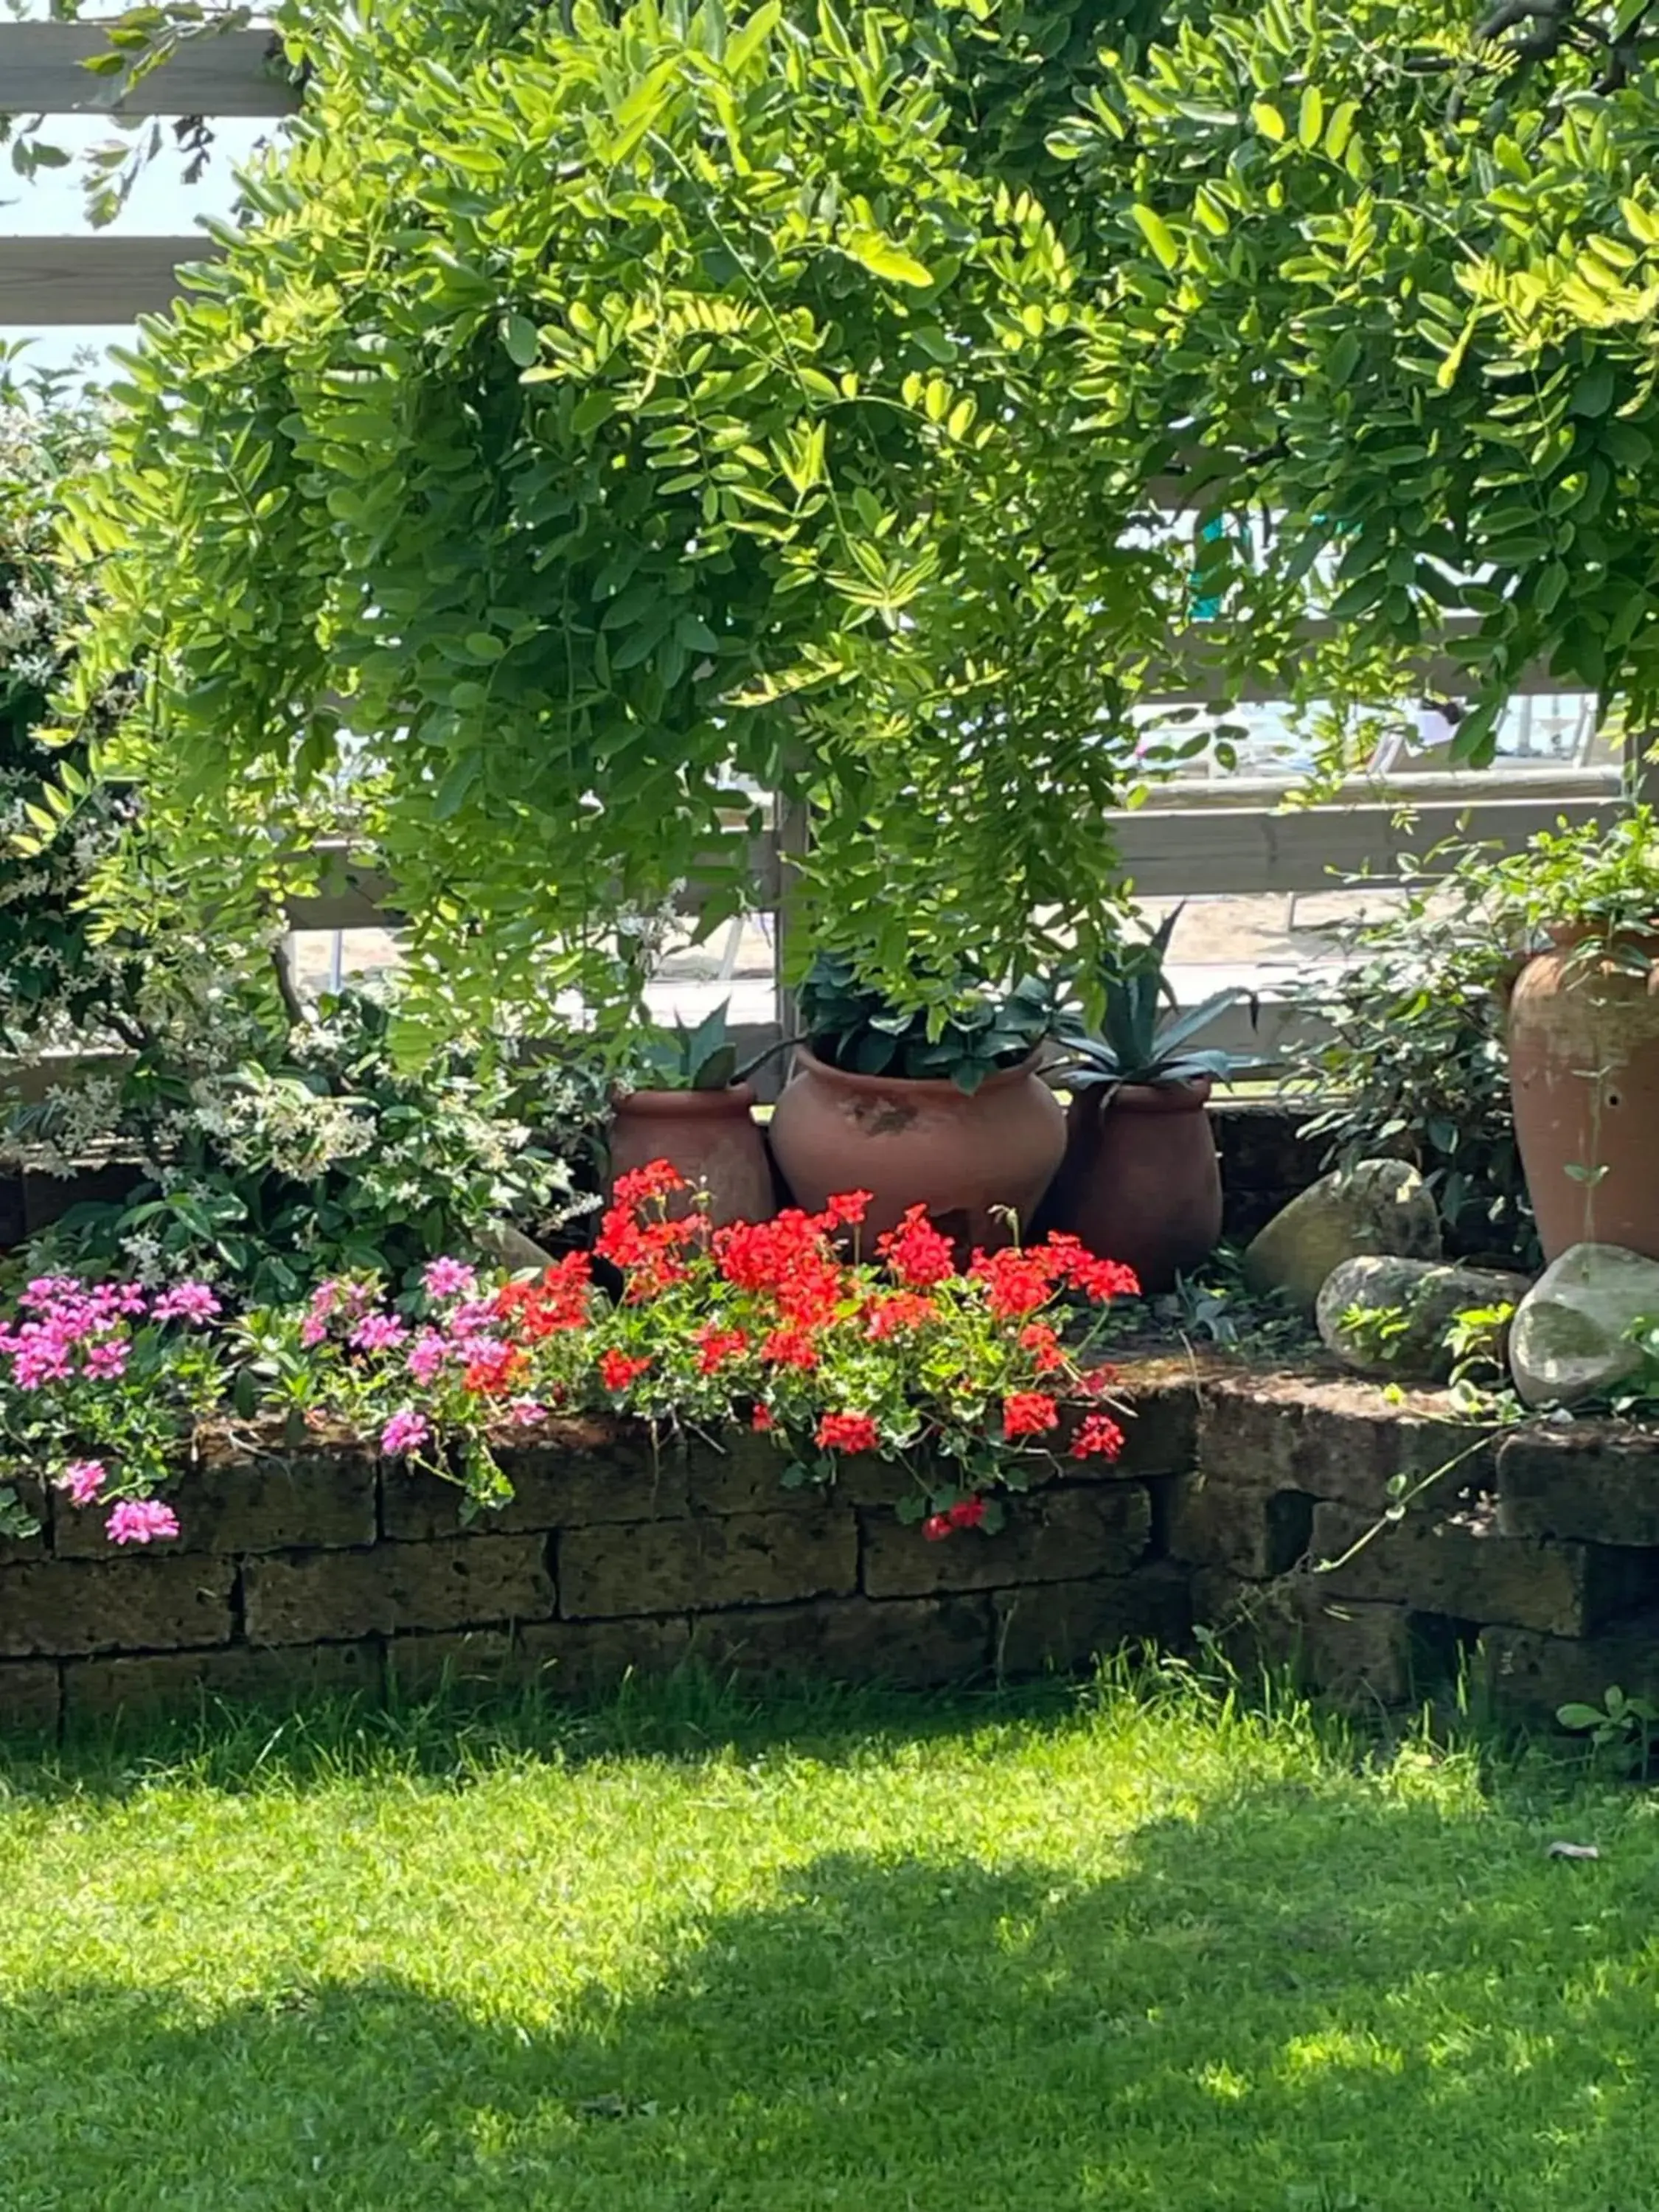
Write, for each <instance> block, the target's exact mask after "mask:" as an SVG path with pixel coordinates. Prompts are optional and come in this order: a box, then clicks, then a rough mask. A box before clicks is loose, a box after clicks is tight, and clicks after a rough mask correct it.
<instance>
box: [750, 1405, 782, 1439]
mask: <svg viewBox="0 0 1659 2212" xmlns="http://www.w3.org/2000/svg"><path fill="white" fill-rule="evenodd" d="M749 1425H750V1428H751V1429H753V1430H754V1431H755V1433H756V1435H757V1436H762V1437H765V1436H769V1435H770V1434H771V1432H772V1431H773V1430H774V1429H775V1428H776V1426H777V1423H776V1422H775V1420H774V1419H773V1418H772V1409H771V1407H769V1406H757V1407H756V1408H755V1410H754V1412H753V1413H751V1414H750V1416H749Z"/></svg>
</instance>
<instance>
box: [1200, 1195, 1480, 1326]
mask: <svg viewBox="0 0 1659 2212" xmlns="http://www.w3.org/2000/svg"><path fill="white" fill-rule="evenodd" d="M1372 1253H1385V1254H1388V1255H1391V1256H1397V1257H1399V1258H1401V1259H1407V1260H1437V1259H1438V1258H1439V1257H1440V1217H1439V1215H1438V1213H1437V1212H1436V1211H1435V1204H1434V1200H1433V1199H1432V1198H1431V1197H1430V1195H1429V1192H1428V1188H1427V1187H1426V1185H1425V1182H1424V1181H1423V1178H1422V1176H1420V1175H1419V1173H1418V1172H1417V1170H1416V1169H1415V1168H1413V1167H1407V1164H1406V1163H1405V1162H1404V1161H1403V1160H1361V1161H1360V1162H1359V1163H1358V1165H1356V1166H1354V1167H1352V1168H1346V1169H1339V1170H1337V1171H1336V1172H1335V1173H1334V1174H1333V1175H1328V1176H1321V1177H1320V1179H1319V1181H1318V1182H1316V1183H1312V1184H1310V1186H1309V1188H1307V1189H1306V1190H1304V1192H1303V1193H1302V1194H1301V1196H1300V1197H1299V1198H1293V1199H1292V1200H1291V1202H1290V1204H1289V1205H1288V1206H1285V1208H1284V1210H1283V1211H1282V1212H1279V1213H1276V1214H1275V1215H1274V1216H1273V1219H1272V1220H1271V1221H1270V1222H1269V1223H1268V1224H1267V1227H1266V1228H1265V1229H1264V1230H1263V1231H1261V1235H1260V1236H1259V1237H1256V1238H1255V1242H1254V1243H1252V1244H1251V1245H1250V1246H1249V1249H1248V1250H1247V1251H1246V1252H1245V1255H1244V1279H1245V1281H1246V1282H1247V1283H1248V1284H1249V1286H1250V1288H1251V1289H1252V1290H1256V1291H1285V1293H1286V1294H1287V1295H1288V1296H1289V1297H1291V1298H1292V1299H1293V1300H1294V1301H1295V1303H1296V1304H1297V1305H1298V1306H1300V1307H1301V1309H1302V1310H1303V1311H1304V1313H1312V1311H1313V1310H1314V1307H1315V1305H1316V1303H1317V1301H1318V1297H1319V1293H1320V1291H1322V1289H1323V1288H1324V1286H1325V1284H1326V1282H1327V1280H1328V1279H1329V1277H1330V1276H1331V1274H1332V1273H1334V1270H1335V1269H1336V1268H1338V1267H1340V1266H1341V1265H1342V1263H1343V1261H1345V1260H1357V1259H1359V1258H1360V1257H1362V1256H1363V1255H1369V1254H1372Z"/></svg>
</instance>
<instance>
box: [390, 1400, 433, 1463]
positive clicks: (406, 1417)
mask: <svg viewBox="0 0 1659 2212" xmlns="http://www.w3.org/2000/svg"><path fill="white" fill-rule="evenodd" d="M431 1434H432V1426H431V1424H430V1422H428V1419H427V1418H426V1416H425V1414H424V1413H416V1411H415V1409H414V1408H413V1407H411V1406H405V1407H404V1410H403V1411H402V1413H394V1414H393V1415H392V1419H390V1420H389V1421H388V1422H387V1423H386V1426H385V1428H384V1429H382V1430H381V1431H380V1449H381V1450H382V1451H383V1452H385V1453H386V1455H387V1456H388V1457H390V1458H392V1459H397V1458H399V1457H401V1456H402V1455H403V1454H404V1453H405V1452H412V1451H416V1450H417V1449H419V1448H420V1446H421V1445H422V1444H423V1443H425V1442H426V1440H427V1438H428V1437H429V1436H430V1435H431Z"/></svg>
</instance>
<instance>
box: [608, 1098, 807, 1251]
mask: <svg viewBox="0 0 1659 2212" xmlns="http://www.w3.org/2000/svg"><path fill="white" fill-rule="evenodd" d="M754 1104H755V1094H754V1091H752V1090H751V1089H750V1086H749V1085H748V1084H746V1083H738V1084H732V1085H729V1086H728V1087H727V1088H726V1090H724V1091H629V1093H628V1095H627V1096H626V1097H623V1098H619V1099H618V1100H617V1104H616V1107H615V1109H614V1110H613V1114H612V1118H611V1176H612V1178H613V1179H614V1178H615V1177H616V1176H620V1175H626V1174H627V1173H629V1171H630V1170H633V1169H635V1168H642V1167H647V1166H648V1165H649V1164H650V1163H651V1162H652V1161H653V1160H666V1161H667V1162H668V1164H669V1165H670V1166H671V1167H672V1168H676V1169H678V1171H679V1173H680V1174H681V1175H683V1176H684V1178H685V1180H686V1182H689V1183H690V1184H691V1185H692V1186H693V1187H694V1188H705V1189H707V1190H708V1194H709V1199H710V1206H709V1218H710V1219H711V1220H712V1221H713V1222H714V1224H715V1225H716V1226H717V1227H723V1226H724V1225H726V1223H728V1222H732V1221H769V1220H770V1219H771V1218H772V1216H773V1214H774V1213H775V1212H776V1211H777V1206H776V1203H775V1200H774V1197H773V1192H772V1168H771V1163H770V1162H769V1160H768V1158H767V1157H766V1141H765V1139H764V1138H763V1136H762V1135H761V1133H760V1130H759V1128H758V1127H757V1125H756V1121H755V1116H754V1111H753V1109H754ZM689 1204H690V1197H689V1195H688V1196H687V1197H685V1198H684V1199H683V1200H681V1210H682V1211H684V1207H685V1206H688V1205H689Z"/></svg>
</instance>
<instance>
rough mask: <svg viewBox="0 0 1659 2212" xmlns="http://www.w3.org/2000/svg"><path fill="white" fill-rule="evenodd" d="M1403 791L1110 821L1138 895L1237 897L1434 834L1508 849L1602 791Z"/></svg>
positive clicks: (1575, 816) (1379, 859)
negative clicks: (1420, 798) (1375, 798)
mask: <svg viewBox="0 0 1659 2212" xmlns="http://www.w3.org/2000/svg"><path fill="white" fill-rule="evenodd" d="M1405 803H1409V802H1407V801H1402V800H1395V801H1391V802H1389V803H1387V804H1383V805H1377V804H1363V805H1342V806H1320V807H1309V808H1306V809H1304V810H1302V811H1298V812H1292V813H1284V812H1280V811H1278V810H1276V809H1273V808H1271V807H1265V806H1263V807H1251V806H1241V807H1213V808H1205V809H1203V810H1202V811H1192V812H1186V813H1182V812H1176V811H1170V812H1157V813H1154V812H1149V811H1140V812H1138V813H1134V814H1125V815H1121V816H1119V817H1115V819H1114V821H1113V823H1112V824H1111V827H1112V832H1113V836H1114V838H1115V842H1116V844H1117V848H1118V853H1119V856H1120V858H1121V862H1122V866H1123V868H1124V872H1126V874H1127V875H1129V876H1130V877H1132V878H1133V882H1134V888H1135V891H1136V893H1137V895H1138V896H1140V897H1142V898H1180V897H1182V896H1229V897H1246V896H1252V895H1261V894H1265V893H1268V892H1284V891H1319V890H1331V889H1333V888H1334V884H1335V883H1336V881H1337V879H1338V878H1341V877H1344V876H1349V875H1357V874H1358V873H1359V872H1360V871H1361V870H1362V869H1365V868H1368V867H1369V869H1370V872H1372V873H1373V874H1375V875H1379V876H1383V877H1387V876H1389V875H1390V874H1392V873H1394V872H1396V871H1397V869H1398V866H1399V863H1400V860H1401V855H1402V854H1416V855H1418V856H1419V858H1420V857H1421V856H1422V855H1424V854H1426V853H1428V852H1429V851H1430V850H1431V848H1432V847H1434V846H1435V845H1437V844H1438V843H1439V842H1441V841H1442V840H1443V839H1446V838H1454V837H1455V838H1459V839H1466V840H1468V842H1474V843H1486V842H1492V843H1495V844H1498V845H1502V846H1503V847H1504V848H1505V849H1506V850H1508V851H1511V852H1512V851H1514V850H1515V848H1516V847H1517V846H1519V845H1521V844H1522V843H1523V842H1525V840H1526V839H1527V838H1528V837H1530V836H1532V835H1533V833H1534V831H1535V830H1539V829H1551V828H1553V826H1554V824H1555V823H1556V822H1557V821H1558V820H1559V819H1560V818H1561V817H1564V816H1565V817H1566V819H1567V820H1569V821H1572V822H1582V821H1584V820H1587V819H1589V818H1590V817H1597V818H1601V819H1607V818H1608V817H1610V816H1611V815H1612V813H1613V811H1614V807H1615V805H1616V801H1615V800H1614V799H1610V798H1607V797H1605V796H1603V797H1597V798H1587V799H1577V798H1563V799H1540V798H1534V799H1485V800H1476V801H1474V802H1473V803H1472V804H1470V805H1446V804H1443V803H1442V804H1439V805H1426V806H1418V807H1416V808H1415V811H1414V812H1413V815H1412V816H1411V817H1408V818H1405V819H1402V817H1401V811H1400V809H1401V805H1402V804H1405Z"/></svg>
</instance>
